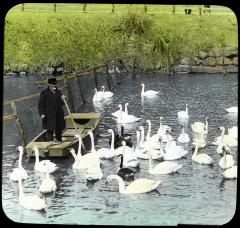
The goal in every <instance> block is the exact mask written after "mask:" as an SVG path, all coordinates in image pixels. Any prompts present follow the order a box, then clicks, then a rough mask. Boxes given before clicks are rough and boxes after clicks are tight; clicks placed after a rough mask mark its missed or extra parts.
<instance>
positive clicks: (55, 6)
mask: <svg viewBox="0 0 240 228" xmlns="http://www.w3.org/2000/svg"><path fill="white" fill-rule="evenodd" d="M53 6H54V7H53V10H54V12H55V13H56V8H57V4H56V3H54V4H53Z"/></svg>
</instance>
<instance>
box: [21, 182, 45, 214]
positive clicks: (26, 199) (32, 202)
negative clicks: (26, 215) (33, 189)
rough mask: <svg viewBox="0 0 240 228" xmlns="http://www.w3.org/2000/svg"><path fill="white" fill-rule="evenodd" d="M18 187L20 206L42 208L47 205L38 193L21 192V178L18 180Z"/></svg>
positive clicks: (32, 208)
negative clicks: (27, 193) (26, 193)
mask: <svg viewBox="0 0 240 228" xmlns="http://www.w3.org/2000/svg"><path fill="white" fill-rule="evenodd" d="M18 187H19V197H18V198H19V203H20V205H21V206H22V207H24V208H26V209H30V210H43V209H45V208H46V207H47V205H46V203H45V201H44V200H43V199H41V198H40V197H39V196H38V195H28V196H26V195H25V194H24V192H23V186H22V179H21V178H19V180H18Z"/></svg>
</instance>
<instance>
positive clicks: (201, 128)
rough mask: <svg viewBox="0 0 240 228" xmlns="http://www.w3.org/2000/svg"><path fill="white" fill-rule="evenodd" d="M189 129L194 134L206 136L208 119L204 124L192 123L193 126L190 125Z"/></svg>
mask: <svg viewBox="0 0 240 228" xmlns="http://www.w3.org/2000/svg"><path fill="white" fill-rule="evenodd" d="M191 128H192V130H193V131H194V132H196V133H200V134H207V133H208V117H206V122H205V124H204V123H202V122H194V123H193V124H191Z"/></svg>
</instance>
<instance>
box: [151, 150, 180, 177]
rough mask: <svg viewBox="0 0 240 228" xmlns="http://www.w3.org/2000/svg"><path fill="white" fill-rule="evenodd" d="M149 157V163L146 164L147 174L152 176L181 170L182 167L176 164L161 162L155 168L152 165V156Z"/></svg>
mask: <svg viewBox="0 0 240 228" xmlns="http://www.w3.org/2000/svg"><path fill="white" fill-rule="evenodd" d="M148 155H149V162H148V165H149V167H148V172H149V173H150V174H152V175H154V174H169V173H174V172H176V171H178V170H179V169H180V168H182V165H179V164H177V163H176V162H172V161H163V162H160V163H159V164H157V165H156V166H155V167H153V165H152V156H151V154H148Z"/></svg>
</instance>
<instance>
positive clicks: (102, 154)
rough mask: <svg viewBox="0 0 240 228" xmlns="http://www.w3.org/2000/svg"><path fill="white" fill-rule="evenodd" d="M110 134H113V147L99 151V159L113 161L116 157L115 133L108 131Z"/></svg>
mask: <svg viewBox="0 0 240 228" xmlns="http://www.w3.org/2000/svg"><path fill="white" fill-rule="evenodd" d="M108 133H111V134H112V140H111V146H110V148H100V149H99V150H98V151H97V153H98V156H99V158H103V159H113V157H115V155H116V154H115V150H114V132H113V130H112V129H108Z"/></svg>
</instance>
